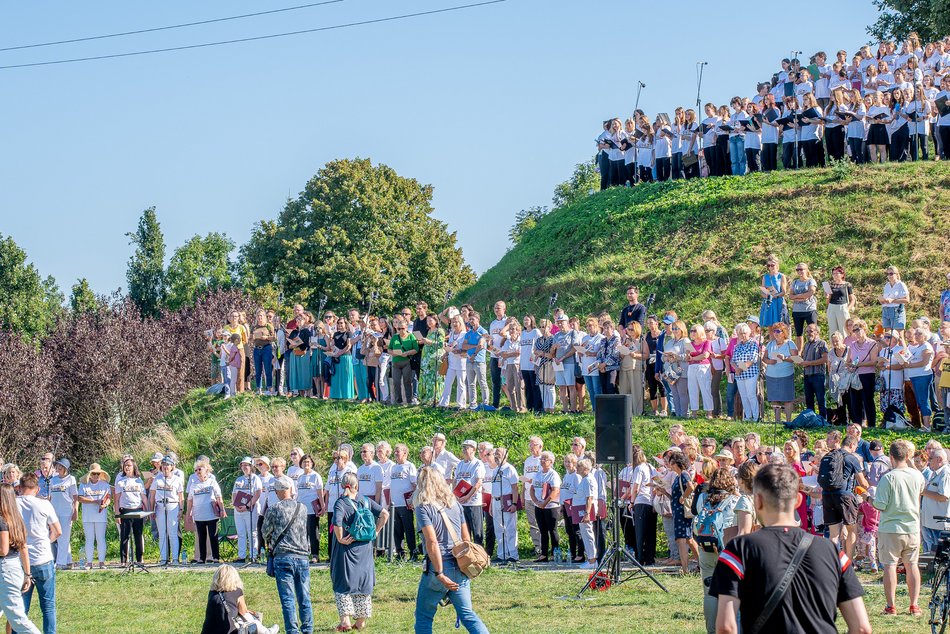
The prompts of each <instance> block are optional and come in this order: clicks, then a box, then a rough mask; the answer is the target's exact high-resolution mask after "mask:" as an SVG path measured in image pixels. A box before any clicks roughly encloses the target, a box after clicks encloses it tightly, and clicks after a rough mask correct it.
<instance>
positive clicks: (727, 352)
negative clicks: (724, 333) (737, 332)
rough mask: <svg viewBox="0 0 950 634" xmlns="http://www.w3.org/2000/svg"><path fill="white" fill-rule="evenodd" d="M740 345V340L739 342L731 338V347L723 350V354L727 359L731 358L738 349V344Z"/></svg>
mask: <svg viewBox="0 0 950 634" xmlns="http://www.w3.org/2000/svg"><path fill="white" fill-rule="evenodd" d="M738 343H739V340H738V339H737V338H735V337H730V338H729V345H728V346H726V349H725V350H723V351H722V353H723V354H724V355H726V356H727V357H731V356H732V353H733V351H734V350H735V349H736V344H738Z"/></svg>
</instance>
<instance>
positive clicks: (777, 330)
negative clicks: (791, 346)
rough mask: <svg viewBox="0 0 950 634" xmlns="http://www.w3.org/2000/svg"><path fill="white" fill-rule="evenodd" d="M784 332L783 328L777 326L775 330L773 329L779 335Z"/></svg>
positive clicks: (773, 332) (774, 333)
mask: <svg viewBox="0 0 950 634" xmlns="http://www.w3.org/2000/svg"><path fill="white" fill-rule="evenodd" d="M782 332H784V331H783V330H782V329H781V328H776V329H775V330H773V331H772V334H773V335H779V334H782Z"/></svg>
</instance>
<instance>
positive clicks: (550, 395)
mask: <svg viewBox="0 0 950 634" xmlns="http://www.w3.org/2000/svg"><path fill="white" fill-rule="evenodd" d="M538 387H540V388H541V407H542V408H543V409H546V410H547V409H554V402H555V397H554V386H553V385H540V386H538Z"/></svg>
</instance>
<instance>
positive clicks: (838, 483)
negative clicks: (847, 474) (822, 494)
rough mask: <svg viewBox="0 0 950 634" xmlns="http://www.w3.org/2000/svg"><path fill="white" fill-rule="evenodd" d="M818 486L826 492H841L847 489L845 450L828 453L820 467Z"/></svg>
mask: <svg viewBox="0 0 950 634" xmlns="http://www.w3.org/2000/svg"><path fill="white" fill-rule="evenodd" d="M818 486H820V487H821V488H822V489H823V490H825V491H829V492H830V491H841V490H843V489H845V488H846V486H847V482H845V479H844V450H843V449H835V450H834V451H829V452H828V453H826V454H825V455H824V456H823V457H822V459H821V463H820V464H819V465H818Z"/></svg>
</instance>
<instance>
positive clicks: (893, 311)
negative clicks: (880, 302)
mask: <svg viewBox="0 0 950 634" xmlns="http://www.w3.org/2000/svg"><path fill="white" fill-rule="evenodd" d="M906 323H907V313H906V312H904V305H903V304H898V305H897V306H884V307H883V308H882V309H881V325H883V326H884V328H885V329H894V330H903V329H904V325H905V324H906Z"/></svg>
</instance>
